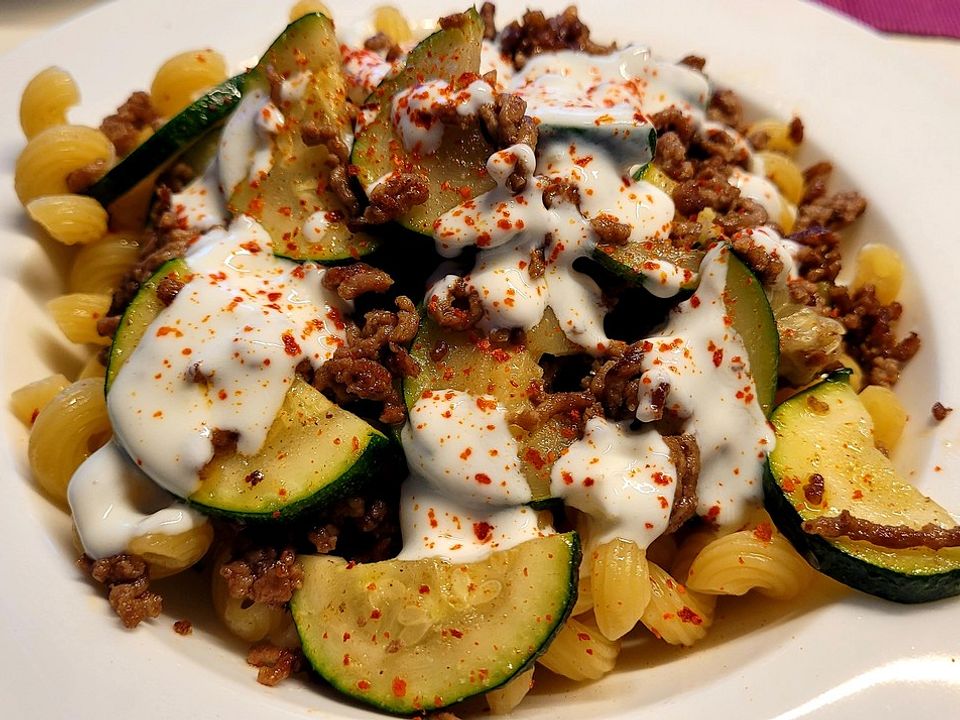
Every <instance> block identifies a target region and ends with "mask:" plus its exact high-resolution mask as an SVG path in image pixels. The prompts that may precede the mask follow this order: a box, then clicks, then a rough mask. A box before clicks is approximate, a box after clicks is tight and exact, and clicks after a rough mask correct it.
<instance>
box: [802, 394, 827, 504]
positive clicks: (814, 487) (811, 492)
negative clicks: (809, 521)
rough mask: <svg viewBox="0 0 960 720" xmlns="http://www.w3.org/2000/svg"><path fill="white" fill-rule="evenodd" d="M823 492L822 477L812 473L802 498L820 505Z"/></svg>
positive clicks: (804, 487)
mask: <svg viewBox="0 0 960 720" xmlns="http://www.w3.org/2000/svg"><path fill="white" fill-rule="evenodd" d="M811 397H812V396H811ZM823 490H824V488H823V475H821V474H820V473H813V475H811V476H810V479H809V480H807V484H806V485H804V486H803V497H804V499H806V501H807V502H808V503H810V504H811V505H820V503H822V502H823Z"/></svg>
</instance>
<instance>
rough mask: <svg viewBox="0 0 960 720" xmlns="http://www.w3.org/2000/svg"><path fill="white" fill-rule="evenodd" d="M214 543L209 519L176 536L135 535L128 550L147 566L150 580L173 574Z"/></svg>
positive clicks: (156, 534)
mask: <svg viewBox="0 0 960 720" xmlns="http://www.w3.org/2000/svg"><path fill="white" fill-rule="evenodd" d="M212 542H213V526H212V525H211V524H210V523H209V522H205V523H204V524H203V525H199V526H197V527H195V528H191V529H190V530H186V531H184V532H182V533H177V534H175V535H165V534H163V533H147V534H146V535H140V536H139V537H135V538H134V539H133V540H131V541H130V544H129V545H127V551H128V552H131V553H133V554H134V555H139V556H140V557H142V558H143V559H144V560H145V561H146V562H147V565H148V566H149V567H150V577H151V578H153V579H156V578H163V577H167V576H169V575H174V574H176V573H178V572H181V571H183V570H186V569H187V568H188V567H191V566H192V565H194V564H196V563H197V562H198V561H199V560H200V558H202V557H203V556H204V555H206V554H207V550H209V549H210V544H211V543H212Z"/></svg>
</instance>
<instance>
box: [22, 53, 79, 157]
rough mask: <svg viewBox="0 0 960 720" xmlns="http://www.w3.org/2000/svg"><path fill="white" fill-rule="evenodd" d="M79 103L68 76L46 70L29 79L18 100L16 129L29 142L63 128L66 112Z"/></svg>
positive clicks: (77, 93)
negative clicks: (52, 128)
mask: <svg viewBox="0 0 960 720" xmlns="http://www.w3.org/2000/svg"><path fill="white" fill-rule="evenodd" d="M79 102H80V90H79V89H78V88H77V83H76V82H75V81H74V79H73V77H71V75H70V73H68V72H67V71H66V70H63V69H62V68H58V67H48V68H47V69H45V70H41V71H40V72H39V73H37V74H36V75H34V76H33V79H31V80H30V82H28V83H27V86H26V87H25V88H24V89H23V95H21V96H20V127H21V129H22V130H23V134H24V135H26V136H27V139H28V140H29V139H30V138H32V137H33V136H34V135H37V134H39V133H41V132H43V131H44V130H46V129H47V128H49V127H53V126H54V125H65V124H66V122H67V111H68V110H69V109H70V108H72V107H73V106H74V105H76V104H77V103H79Z"/></svg>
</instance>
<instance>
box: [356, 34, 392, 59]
mask: <svg viewBox="0 0 960 720" xmlns="http://www.w3.org/2000/svg"><path fill="white" fill-rule="evenodd" d="M363 47H364V49H366V50H372V51H373V52H379V53H385V54H389V53H390V51H391V50H395V49H397V48H398V46H397V44H396V43H395V42H393V40H391V39H390V36H389V35H387V34H386V33H382V32H378V33H377V34H376V35H373V36H371V37H368V38H367V39H366V40H364V41H363Z"/></svg>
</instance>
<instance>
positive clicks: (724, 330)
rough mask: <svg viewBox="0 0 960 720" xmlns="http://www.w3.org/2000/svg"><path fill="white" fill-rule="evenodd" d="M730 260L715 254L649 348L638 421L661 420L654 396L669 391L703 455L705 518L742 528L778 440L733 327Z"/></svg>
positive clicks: (723, 251)
mask: <svg viewBox="0 0 960 720" xmlns="http://www.w3.org/2000/svg"><path fill="white" fill-rule="evenodd" d="M728 255H729V251H728V250H727V248H726V247H723V246H717V247H714V248H713V249H711V250H710V251H709V252H708V253H707V255H706V257H705V258H704V260H703V264H702V265H701V273H700V278H701V279H700V285H699V287H698V288H697V291H696V293H694V295H693V296H692V297H691V298H690V299H689V300H687V301H685V302H683V303H680V305H678V306H677V307H676V308H675V309H674V310H673V311H672V312H671V314H670V317H669V319H668V321H667V324H666V327H665V328H663V330H662V331H661V333H660V335H659V336H657V337H652V338H649V339H648V340H647V341H646V345H645V347H644V356H643V368H644V373H643V375H642V378H641V383H642V389H641V390H640V393H639V407H638V408H637V418H638V419H639V420H643V421H650V420H653V419H655V418H656V413H655V408H654V407H653V403H652V402H651V400H652V394H653V392H654V391H655V390H656V388H657V387H658V386H659V385H660V384H662V383H666V384H668V385H669V386H670V390H669V393H668V395H667V407H668V408H669V410H670V411H672V412H674V413H675V414H676V415H678V416H679V417H681V418H684V419H686V426H685V428H684V431H685V432H688V433H690V434H692V435H693V436H694V437H695V438H696V440H697V445H698V446H699V448H700V477H699V480H698V483H697V495H698V496H699V504H698V506H697V512H698V514H700V515H701V516H704V517H707V518H708V519H710V520H713V521H714V522H716V523H718V524H720V525H723V526H735V525H737V524H739V523H741V522H742V521H743V520H744V519H745V517H746V514H747V512H748V511H749V510H750V509H751V508H753V507H755V506H756V504H757V503H758V502H759V501H760V499H761V497H762V487H761V478H762V475H763V465H764V462H765V460H766V457H767V454H768V453H769V452H770V451H772V450H773V447H774V442H775V436H774V432H773V430H772V428H771V427H770V426H769V425H768V424H767V421H766V418H765V417H764V415H763V410H762V408H761V407H760V403H759V401H758V400H757V388H756V384H755V383H754V380H753V376H752V375H751V373H750V363H749V359H748V357H747V350H746V348H745V347H744V345H743V340H742V339H741V338H740V336H739V335H738V334H737V332H736V331H735V330H734V329H733V327H732V326H731V325H730V320H729V316H728V312H727V306H726V303H725V301H724V297H723V296H724V291H725V285H726V277H727V258H728Z"/></svg>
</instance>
